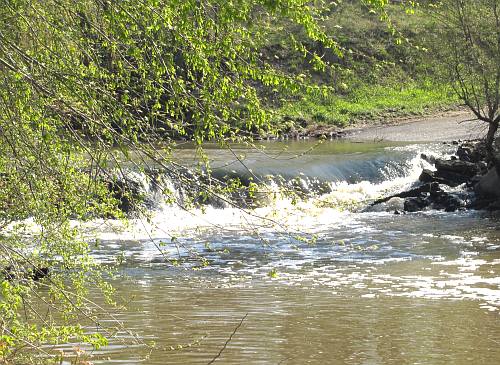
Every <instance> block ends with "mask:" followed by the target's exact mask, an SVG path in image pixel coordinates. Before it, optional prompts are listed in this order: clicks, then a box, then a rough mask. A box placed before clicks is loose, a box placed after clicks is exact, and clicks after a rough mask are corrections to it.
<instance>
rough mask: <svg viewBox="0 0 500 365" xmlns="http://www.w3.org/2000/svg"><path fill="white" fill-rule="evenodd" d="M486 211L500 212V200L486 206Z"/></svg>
mask: <svg viewBox="0 0 500 365" xmlns="http://www.w3.org/2000/svg"><path fill="white" fill-rule="evenodd" d="M486 209H488V210H491V211H499V210H500V199H499V200H495V201H493V202H491V203H490V204H488V206H487V207H486Z"/></svg>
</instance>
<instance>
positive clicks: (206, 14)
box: [0, 0, 387, 364]
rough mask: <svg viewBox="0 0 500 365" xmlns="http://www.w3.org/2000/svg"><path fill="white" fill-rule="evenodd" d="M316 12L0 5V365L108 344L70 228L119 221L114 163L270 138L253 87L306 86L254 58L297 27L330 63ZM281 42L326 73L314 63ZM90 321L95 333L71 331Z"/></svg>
mask: <svg viewBox="0 0 500 365" xmlns="http://www.w3.org/2000/svg"><path fill="white" fill-rule="evenodd" d="M364 3H366V4H368V5H369V6H373V7H374V9H382V8H383V6H384V5H385V4H386V3H387V1H385V0H371V1H368V0H365V1H364ZM321 9H322V8H321V6H313V5H312V4H311V3H310V2H308V1H304V0H285V1H269V0H255V1H250V0H233V1H225V0H224V1H223V0H187V1H185V0H182V1H180V0H173V1H161V0H124V1H108V0H79V1H76V0H2V1H1V3H0V19H2V21H1V22H0V208H1V209H0V267H1V268H2V274H1V276H0V281H1V285H2V287H1V288H2V289H1V294H0V362H1V363H6V364H7V363H11V362H13V361H20V362H30V361H31V362H33V363H40V361H49V360H51V359H52V360H55V361H60V360H61V359H60V356H59V355H57V356H56V355H54V354H52V353H50V352H48V350H45V349H44V348H42V345H44V344H57V343H61V342H68V341H71V342H87V343H89V344H90V345H92V346H93V347H95V348H97V347H99V346H102V345H105V344H106V340H105V339H104V337H103V335H112V333H113V331H112V330H109V329H108V330H106V329H104V328H102V327H100V325H99V323H100V322H99V318H100V317H99V313H101V312H102V308H100V307H99V306H98V305H97V304H95V303H93V302H91V301H90V300H89V299H88V297H87V294H88V292H89V288H93V287H98V288H101V290H102V292H103V294H104V295H105V296H108V295H109V294H111V293H112V289H111V288H110V287H109V285H107V284H106V282H105V281H104V280H103V277H102V270H101V269H102V267H100V266H99V265H97V264H96V263H95V262H94V261H93V260H92V259H91V257H90V255H89V253H90V248H89V245H88V240H87V239H85V237H84V236H83V235H82V232H80V231H79V230H78V229H76V228H74V226H73V225H72V224H71V221H72V220H73V219H77V220H85V219H88V218H91V217H95V216H101V217H109V216H115V217H116V216H118V217H119V216H120V212H119V210H118V209H117V207H118V204H119V202H118V200H117V198H116V196H115V195H114V194H113V193H112V192H110V190H109V186H108V183H107V182H106V174H107V171H108V170H107V169H108V167H109V166H111V165H113V166H115V167H119V166H120V160H119V156H118V155H120V156H121V157H122V158H128V157H129V151H130V150H132V151H134V152H135V153H136V154H137V156H139V157H138V158H139V159H146V158H147V159H150V160H156V161H159V162H160V163H164V162H165V161H166V159H168V156H169V151H170V147H171V145H170V144H169V143H168V142H169V141H170V139H171V138H175V137H186V138H190V139H192V140H194V141H195V142H196V143H197V144H198V145H201V144H202V142H203V141H206V140H216V141H219V142H220V143H222V144H225V143H227V142H228V141H230V140H236V139H239V138H241V137H242V136H243V137H244V136H251V135H253V134H255V133H260V132H261V131H262V130H272V126H271V125H270V124H269V115H268V114H267V113H266V111H265V109H264V108H263V107H262V102H261V99H260V97H259V93H258V92H257V88H267V89H271V90H276V91H278V92H280V93H298V92H300V91H308V90H317V89H318V87H317V86H314V85H313V84H311V83H310V82H308V80H307V79H305V78H304V76H303V75H293V74H292V75H291V74H287V73H285V72H284V71H280V70H278V69H276V68H275V67H273V66H272V64H270V63H269V62H266V61H265V60H263V59H261V57H260V54H259V47H260V45H261V44H262V41H263V39H265V37H266V29H267V26H268V25H269V24H272V23H273V22H275V21H277V20H279V21H280V22H289V23H292V24H296V25H297V26H300V27H302V28H303V30H304V32H305V33H306V34H307V37H308V38H309V39H310V40H312V41H314V42H321V44H322V47H324V48H328V49H331V50H332V51H333V52H335V53H336V54H337V55H338V56H341V54H342V50H341V49H340V48H339V47H338V44H337V42H335V40H334V39H333V38H331V37H329V36H328V35H327V34H326V33H325V32H324V31H323V29H322V28H321V26H320V25H319V23H318V18H319V17H320V15H321V11H322V10H321ZM292 43H293V44H295V50H296V52H298V53H301V54H302V53H306V54H308V55H309V59H310V62H311V64H312V67H314V68H316V69H318V70H321V69H324V67H325V62H324V60H323V59H322V58H321V55H320V54H317V53H315V52H314V51H309V50H307V48H306V47H305V46H304V44H302V43H301V42H297V41H294V40H293V39H292ZM160 143H161V145H162V146H163V147H164V148H162V149H159V148H158V145H159V144H160ZM252 186H253V185H252ZM47 270H49V275H48V276H47V275H46V271H47ZM39 272H43V273H44V275H38V274H37V273H39ZM108 315H109V314H108ZM92 322H93V323H94V327H93V328H96V327H97V330H95V329H94V330H91V329H90V328H89V327H85V326H84V325H83V324H84V323H92ZM96 325H97V326H96ZM106 331H107V332H106ZM39 356H42V359H43V360H41V359H40V357H39Z"/></svg>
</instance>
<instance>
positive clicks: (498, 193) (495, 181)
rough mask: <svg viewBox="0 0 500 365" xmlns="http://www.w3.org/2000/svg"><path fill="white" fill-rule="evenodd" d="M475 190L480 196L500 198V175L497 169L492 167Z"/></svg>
mask: <svg viewBox="0 0 500 365" xmlns="http://www.w3.org/2000/svg"><path fill="white" fill-rule="evenodd" d="M474 190H475V193H476V194H477V195H478V196H479V197H493V198H500V177H499V176H498V171H497V169H495V168H492V169H491V170H489V171H488V173H487V174H486V175H484V176H482V177H481V178H480V179H479V182H478V183H477V184H476V186H475V188H474Z"/></svg>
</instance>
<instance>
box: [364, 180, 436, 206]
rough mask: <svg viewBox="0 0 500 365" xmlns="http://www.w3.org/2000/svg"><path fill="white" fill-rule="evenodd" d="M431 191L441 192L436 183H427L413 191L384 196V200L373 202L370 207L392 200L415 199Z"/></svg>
mask: <svg viewBox="0 0 500 365" xmlns="http://www.w3.org/2000/svg"><path fill="white" fill-rule="evenodd" d="M432 191H441V188H440V187H439V184H438V183H435V182H432V183H427V184H423V185H421V186H419V187H417V188H414V189H410V190H407V191H403V192H401V193H398V194H394V195H390V196H386V197H385V198H381V199H378V200H375V201H374V202H373V203H371V206H374V205H377V204H381V203H385V202H388V201H390V200H391V199H393V198H416V197H420V196H421V195H422V194H423V193H430V192H432Z"/></svg>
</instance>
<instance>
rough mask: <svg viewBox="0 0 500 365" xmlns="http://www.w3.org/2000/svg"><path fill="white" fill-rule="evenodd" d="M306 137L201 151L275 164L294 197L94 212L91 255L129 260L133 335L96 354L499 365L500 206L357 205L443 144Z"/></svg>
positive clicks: (126, 358) (230, 167)
mask: <svg viewBox="0 0 500 365" xmlns="http://www.w3.org/2000/svg"><path fill="white" fill-rule="evenodd" d="M315 143H316V142H309V141H300V142H281V143H278V142H269V143H265V142H263V143H262V144H261V146H265V149H264V150H261V149H251V148H243V147H235V148H234V151H233V152H234V153H233V152H231V151H227V150H219V149H217V148H215V147H214V148H211V149H208V154H209V156H210V158H211V159H212V166H213V169H214V174H216V175H218V176H224V175H226V174H229V175H234V176H240V177H244V178H247V177H249V176H253V177H254V178H256V179H264V178H265V176H266V175H268V174H273V175H276V174H279V175H281V176H282V181H286V182H291V181H293V184H294V186H296V187H299V188H300V190H301V191H302V192H303V193H304V194H305V196H306V198H305V199H304V200H300V201H297V202H295V201H293V200H292V199H290V198H287V197H281V196H279V194H278V195H276V196H275V197H274V198H273V199H269V200H267V201H266V203H265V204H261V206H260V207H257V208H254V209H246V210H241V209H237V208H234V207H228V206H217V205H214V206H211V205H208V206H206V207H205V209H203V210H196V209H193V210H191V211H185V210H183V209H180V208H179V207H178V206H176V205H175V204H159V208H158V209H157V210H156V211H155V212H154V213H153V215H152V218H151V219H150V220H149V221H142V220H141V221H139V220H135V221H134V220H133V221H132V225H131V226H129V227H127V228H121V229H119V228H117V224H112V223H110V222H105V221H101V222H94V223H93V226H92V229H93V233H94V234H97V235H98V236H99V238H100V245H99V248H96V249H95V250H94V253H93V254H94V256H95V257H96V259H97V260H100V261H101V262H103V263H106V262H110V261H113V260H115V258H116V257H118V256H120V257H122V258H123V260H122V261H121V264H120V266H119V276H118V278H117V279H115V280H114V285H115V287H116V288H117V293H118V294H117V298H118V301H119V302H120V303H126V304H127V309H126V310H125V309H123V310H119V311H118V312H117V313H116V318H117V319H118V320H120V321H121V322H123V325H124V327H125V328H128V329H129V330H131V331H132V332H134V333H135V334H136V336H137V337H136V338H135V340H137V342H138V343H137V344H135V345H131V344H130V343H132V342H134V341H132V340H133V338H132V336H131V335H130V334H128V333H126V332H119V333H118V334H117V335H116V337H113V338H112V339H111V343H110V346H108V347H105V348H103V349H100V350H99V351H96V352H94V353H93V356H94V358H93V360H92V361H93V362H94V363H95V364H111V363H112V364H138V363H146V364H207V363H209V362H210V361H211V360H212V359H213V358H214V357H216V355H217V354H218V353H219V352H220V351H221V350H222V352H221V353H220V356H219V357H218V358H217V359H216V361H215V362H216V363H219V364H398V365H400V364H456V365H458V364H498V363H500V276H499V265H500V230H499V227H500V225H499V218H498V216H495V215H492V214H488V213H485V212H471V211H459V212H455V213H445V212H439V211H425V212H420V213H411V214H394V210H396V209H400V207H399V206H398V204H399V205H400V202H399V203H398V202H396V203H395V205H394V206H392V205H389V206H382V207H380V208H378V209H377V211H374V210H369V209H368V210H367V209H365V208H366V206H367V202H368V201H370V199H375V198H377V197H380V196H383V195H385V194H389V193H391V192H396V191H398V190H400V189H402V188H406V187H410V186H412V185H413V184H415V183H416V182H417V179H418V176H419V174H420V172H421V169H422V168H423V167H430V166H429V165H428V164H427V162H425V161H424V160H422V159H421V158H420V154H421V153H426V154H432V155H435V156H439V155H446V154H449V153H451V152H453V146H449V145H443V144H441V143H421V144H409V143H405V144H402V143H353V142H335V141H331V142H329V141H327V142H325V143H323V144H321V145H319V146H315ZM306 151H307V153H304V152H306ZM235 156H237V157H238V158H240V159H242V160H243V161H244V165H242V164H241V163H240V162H238V160H237V158H235ZM177 158H178V159H180V160H182V161H184V162H189V161H190V159H191V158H192V151H191V150H190V149H188V148H186V149H184V150H181V151H180V152H179V153H178V155H177ZM272 185H273V184H272V182H271V183H269V186H270V189H272V188H273V186H272ZM458 190H459V189H458ZM458 190H457V193H460V191H458ZM312 237H314V241H313V242H308V241H307V239H309V238H312ZM301 238H305V240H303V239H301ZM160 249H161V250H162V251H163V252H162V253H160V251H159V250H160ZM196 255H200V256H202V257H203V259H202V260H201V261H200V259H196ZM172 260H174V261H172ZM203 260H207V261H203ZM172 262H173V263H175V265H172ZM200 262H201V263H204V264H201V263H200ZM245 316H246V317H245ZM102 323H103V324H106V323H107V321H106V320H103V322H102ZM109 323H110V324H111V320H109ZM231 335H232V337H231V340H230V341H229V342H228V343H227V346H226V347H224V344H225V343H226V341H228V339H229V337H230V336H231ZM141 343H147V344H152V343H154V344H155V349H154V350H153V351H151V352H150V349H148V347H147V346H145V345H144V344H141Z"/></svg>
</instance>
